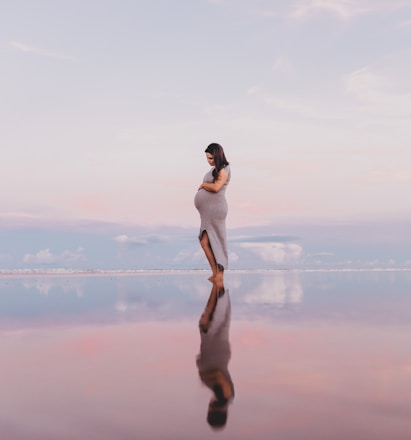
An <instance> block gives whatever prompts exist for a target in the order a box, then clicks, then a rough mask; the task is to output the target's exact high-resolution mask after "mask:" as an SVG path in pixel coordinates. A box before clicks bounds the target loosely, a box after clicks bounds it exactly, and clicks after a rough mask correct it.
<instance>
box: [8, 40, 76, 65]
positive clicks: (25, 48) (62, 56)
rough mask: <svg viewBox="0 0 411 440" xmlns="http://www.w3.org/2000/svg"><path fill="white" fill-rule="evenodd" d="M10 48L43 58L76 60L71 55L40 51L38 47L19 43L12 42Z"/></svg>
mask: <svg viewBox="0 0 411 440" xmlns="http://www.w3.org/2000/svg"><path fill="white" fill-rule="evenodd" d="M10 46H11V47H12V48H14V49H16V50H19V51H21V52H30V53H34V54H37V55H41V56H43V57H49V58H60V59H63V60H74V58H73V57H72V56H70V55H66V54H64V53H61V52H50V51H48V50H45V49H40V48H38V47H34V46H29V45H28V44H24V43H20V42H18V41H11V42H10Z"/></svg>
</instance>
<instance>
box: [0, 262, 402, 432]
mask: <svg viewBox="0 0 411 440" xmlns="http://www.w3.org/2000/svg"><path fill="white" fill-rule="evenodd" d="M203 312H205V314H204V316H203V318H202V321H201V322H202V329H203V331H200V330H199V319H200V316H201V315H202V314H203ZM206 318H207V319H206ZM410 330H411V272H407V271H403V272H394V271H393V272H390V271H384V272H378V271H370V272H367V271H362V272H295V271H289V272H287V271H273V272H248V273H247V272H243V273H242V272H235V271H233V272H227V274H226V282H225V291H222V290H221V289H217V290H215V291H214V292H213V289H212V285H211V284H210V283H209V282H208V281H207V275H206V274H204V273H193V272H191V273H190V272H189V273H176V274H172V273H164V274H157V273H145V274H144V273H142V274H138V275H115V276H113V275H101V276H75V275H71V276H61V275H60V276H40V275H32V276H25V277H23V276H22V277H21V278H18V277H16V276H14V277H8V276H5V275H3V277H2V278H0V359H1V366H2V368H1V371H2V374H1V390H2V398H1V399H0V438H1V439H7V440H26V439H30V440H32V439H34V440H36V439H39V440H40V439H41V440H49V439H50V440H60V439H61V440H72V439H88V440H97V439H98V440H104V439H119V440H122V439H153V440H157V439H193V438H195V439H200V440H201V439H209V438H212V437H214V436H218V438H221V439H250V438H257V439H267V440H268V439H273V438H276V439H281V440H314V439H315V440H321V439H324V440H326V439H327V440H331V439H347V438H349V439H354V440H357V439H358V440H360V439H361V440H368V439H370V440H371V439H373V440H388V439H395V440H409V439H410V438H411V437H410V435H411V418H410V414H411V402H410V396H411V348H410V345H411V344H410V334H411V333H410ZM210 412H211V413H212V414H211V416H210ZM213 417H214V418H213ZM210 422H211V423H212V424H216V425H222V426H215V427H211V426H210V424H209V423H210Z"/></svg>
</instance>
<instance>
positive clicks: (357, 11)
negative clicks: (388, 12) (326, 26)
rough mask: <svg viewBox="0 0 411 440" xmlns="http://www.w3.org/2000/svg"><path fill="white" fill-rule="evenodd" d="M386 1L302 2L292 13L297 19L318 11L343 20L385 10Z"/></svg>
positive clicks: (309, 0)
mask: <svg viewBox="0 0 411 440" xmlns="http://www.w3.org/2000/svg"><path fill="white" fill-rule="evenodd" d="M386 5H387V2H386V1H381V0H380V1H378V0H372V1H371V0H301V1H300V2H298V3H297V4H296V6H295V7H294V10H293V12H292V16H293V17H295V18H303V19H304V18H308V17H310V16H311V15H313V14H314V13H316V12H318V11H326V12H331V13H333V14H335V15H337V16H338V17H339V18H341V19H343V20H348V19H351V18H353V17H355V16H357V15H361V14H365V13H367V12H371V11H374V10H376V9H381V8H382V7H383V8H385V7H386Z"/></svg>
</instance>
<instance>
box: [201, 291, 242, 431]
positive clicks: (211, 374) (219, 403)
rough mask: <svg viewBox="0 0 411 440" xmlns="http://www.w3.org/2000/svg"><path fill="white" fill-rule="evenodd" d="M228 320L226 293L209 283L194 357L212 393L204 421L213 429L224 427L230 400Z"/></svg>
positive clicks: (231, 390)
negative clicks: (197, 347) (210, 286)
mask: <svg viewBox="0 0 411 440" xmlns="http://www.w3.org/2000/svg"><path fill="white" fill-rule="evenodd" d="M230 318H231V305H230V297H229V294H228V291H226V290H225V289H224V287H222V286H217V284H215V283H213V287H212V289H211V293H210V297H209V299H208V302H207V305H206V307H205V309H204V313H203V314H202V315H201V318H200V322H199V327H200V335H201V346H200V354H199V355H198V356H197V367H198V373H199V375H200V379H201V381H202V383H203V384H204V385H206V386H207V387H208V388H210V390H212V391H213V393H214V395H213V397H212V398H211V400H210V403H209V405H208V412H207V421H208V423H209V424H210V426H211V427H213V428H223V427H224V426H225V424H226V422H227V409H228V404H229V403H230V402H231V401H232V400H233V398H234V385H233V382H232V380H231V377H230V373H229V372H228V362H229V361H230V357H231V350H230V342H229V340H228V336H229V335H228V334H229V328H230Z"/></svg>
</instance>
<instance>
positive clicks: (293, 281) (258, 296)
mask: <svg viewBox="0 0 411 440" xmlns="http://www.w3.org/2000/svg"><path fill="white" fill-rule="evenodd" d="M303 296H304V291H303V287H302V285H301V282H300V280H299V279H298V277H297V276H289V274H284V273H281V272H280V273H278V274H277V275H276V276H274V277H273V276H271V277H264V278H262V280H261V283H260V284H259V285H258V286H257V287H256V288H254V289H253V290H252V291H251V292H250V293H248V294H246V295H245V297H244V302H245V303H247V304H267V305H274V306H276V307H279V308H282V307H284V306H286V305H287V304H299V303H301V302H302V300H303Z"/></svg>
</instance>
